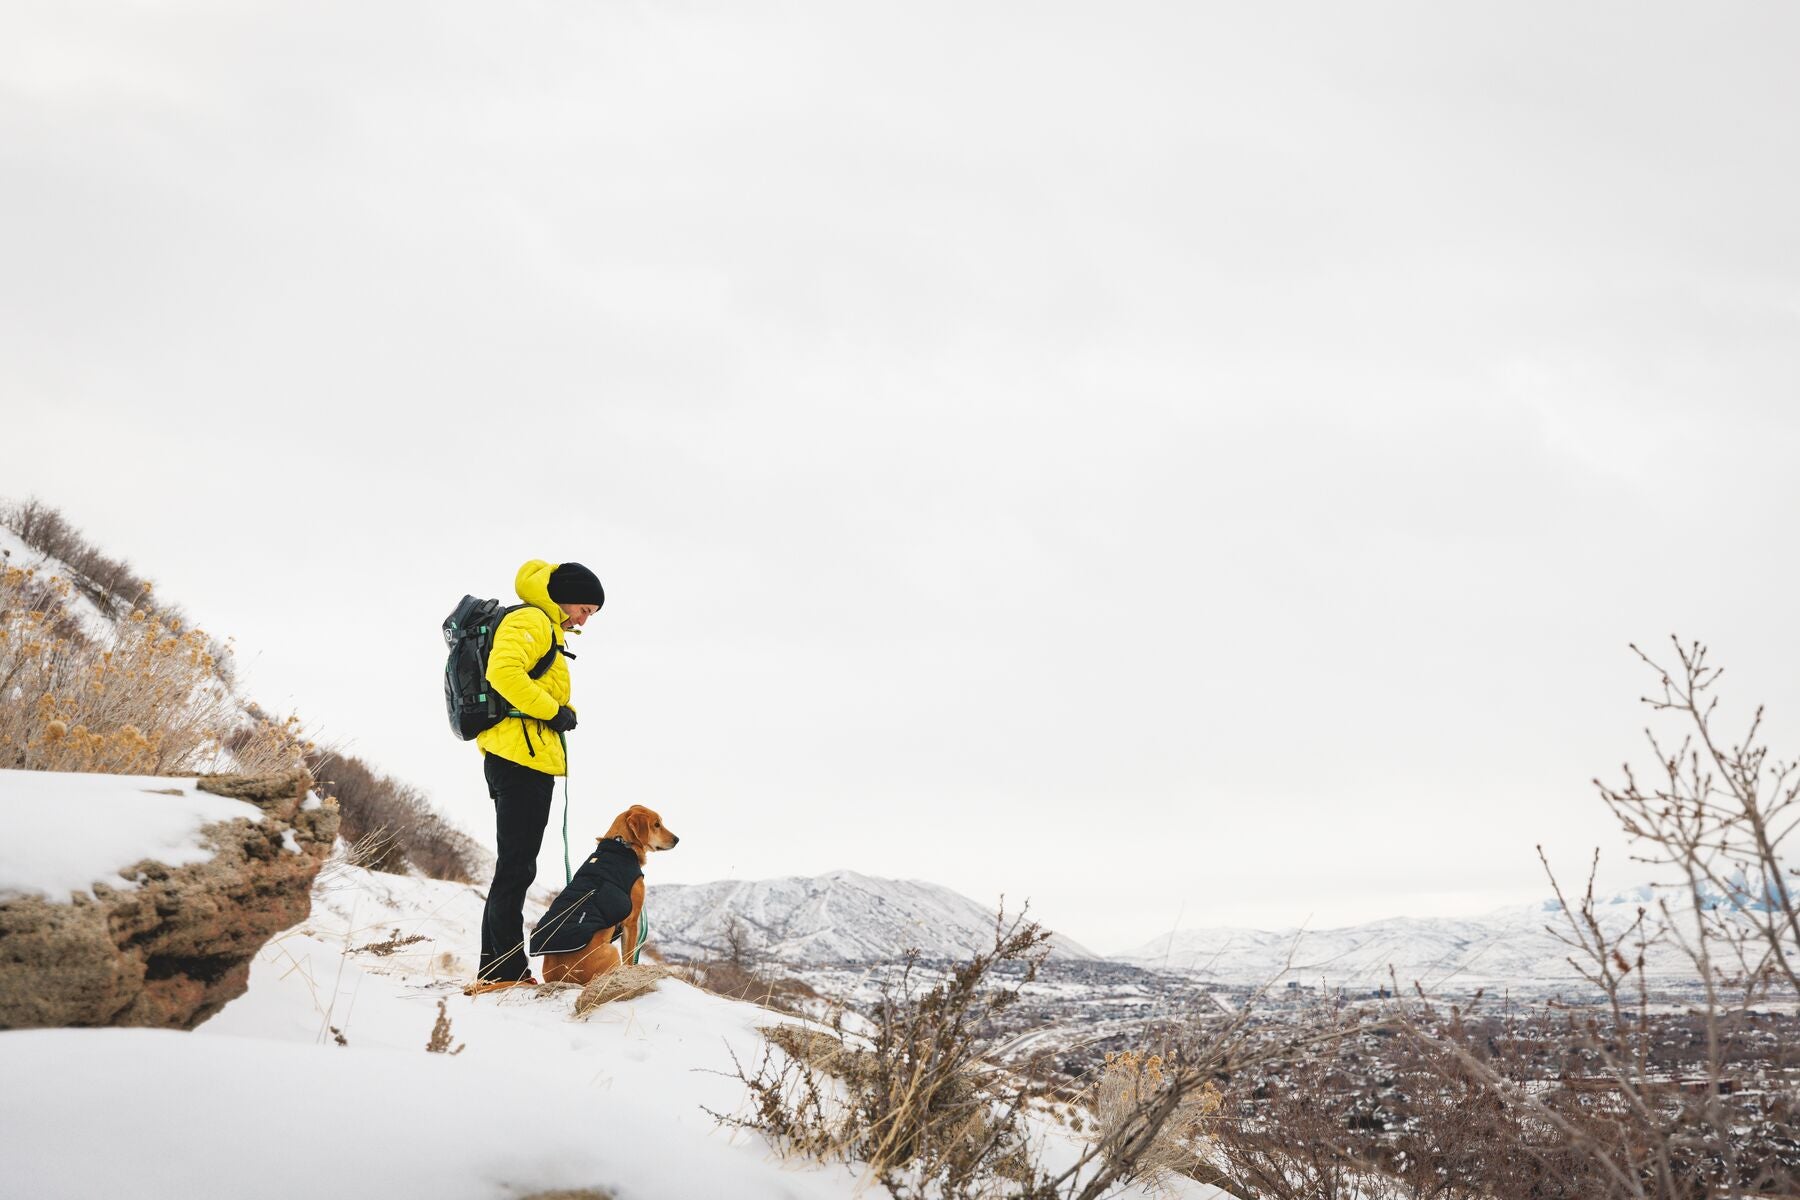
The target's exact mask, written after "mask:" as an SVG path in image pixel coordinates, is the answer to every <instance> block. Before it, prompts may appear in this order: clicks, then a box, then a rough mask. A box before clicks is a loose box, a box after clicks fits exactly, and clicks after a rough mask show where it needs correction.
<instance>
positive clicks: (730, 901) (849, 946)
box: [646, 871, 1095, 963]
mask: <svg viewBox="0 0 1800 1200" xmlns="http://www.w3.org/2000/svg"><path fill="white" fill-rule="evenodd" d="M646 907H647V908H648V909H649V912H650V919H651V921H652V922H653V923H654V926H655V930H656V935H655V936H656V941H657V943H658V944H659V946H661V948H662V949H663V951H664V952H665V953H667V954H670V955H673V956H678V957H685V958H695V957H708V956H712V955H716V954H718V953H719V952H720V951H721V950H722V949H723V947H724V946H725V940H726V930H727V927H728V926H729V924H730V922H732V921H733V920H736V921H738V922H740V923H741V925H742V928H743V931H744V935H745V940H746V942H747V943H748V946H749V947H750V948H751V949H752V950H754V951H755V952H757V953H758V954H760V955H763V956H766V957H769V958H774V959H778V960H780V961H782V962H788V963H836V962H880V961H887V960H891V959H895V958H898V957H900V955H902V954H904V953H905V952H906V951H907V950H909V949H917V950H919V951H920V952H921V953H922V954H924V956H925V957H927V958H938V959H945V958H967V957H969V956H970V955H971V954H973V953H975V952H977V951H980V950H983V949H987V948H990V947H992V946H993V944H994V910H993V909H991V908H987V907H984V906H983V905H980V904H977V903H976V902H975V901H973V900H971V899H969V898H968V897H967V896H964V895H962V894H960V893H958V892H953V891H951V890H950V889H949V888H947V887H941V886H939V885H938V884H935V883H925V882H923V881H920V880H913V879H877V878H874V877H872V876H868V875H859V874H857V873H856V872H855V871H832V872H829V873H828V874H825V875H819V876H815V877H812V878H807V877H804V876H792V877H789V878H786V879H762V880H754V881H751V880H721V881H718V882H715V883H697V884H660V885H654V886H652V887H651V888H650V889H649V896H648V899H647V900H646ZM1051 953H1052V955H1053V956H1055V957H1058V958H1093V957H1095V956H1094V954H1093V953H1092V952H1091V951H1089V950H1086V949H1084V948H1083V947H1081V946H1079V945H1077V944H1075V943H1074V942H1072V941H1070V940H1069V939H1068V938H1066V937H1063V936H1062V935H1061V934H1055V935H1053V936H1052V941H1051Z"/></svg>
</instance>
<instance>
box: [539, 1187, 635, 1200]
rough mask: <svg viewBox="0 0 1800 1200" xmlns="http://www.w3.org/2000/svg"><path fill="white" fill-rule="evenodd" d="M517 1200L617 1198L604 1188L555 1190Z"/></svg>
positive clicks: (598, 1199)
mask: <svg viewBox="0 0 1800 1200" xmlns="http://www.w3.org/2000/svg"><path fill="white" fill-rule="evenodd" d="M519 1200H618V1196H617V1194H616V1193H613V1192H609V1191H607V1190H606V1189H605V1188H557V1189H556V1190H555V1191H553V1192H533V1193H531V1195H529V1196H521V1197H519Z"/></svg>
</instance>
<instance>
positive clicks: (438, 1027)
mask: <svg viewBox="0 0 1800 1200" xmlns="http://www.w3.org/2000/svg"><path fill="white" fill-rule="evenodd" d="M333 1032H336V1031H335V1030H334V1031H333ZM450 1040H451V1039H450V1008H449V1005H448V1004H446V1003H445V1002H444V1001H443V1000H439V1001H438V1010H437V1020H436V1021H434V1022H432V1025H431V1040H430V1041H428V1042H426V1043H425V1050H426V1052H427V1053H429V1054H452V1055H454V1054H461V1053H462V1052H463V1043H461V1042H458V1043H457V1044H456V1048H455V1049H454V1050H453V1049H451V1048H450Z"/></svg>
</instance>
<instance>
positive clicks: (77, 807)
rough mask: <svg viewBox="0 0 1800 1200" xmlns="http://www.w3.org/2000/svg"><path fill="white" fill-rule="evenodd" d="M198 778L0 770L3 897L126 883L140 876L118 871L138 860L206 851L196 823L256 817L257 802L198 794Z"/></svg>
mask: <svg viewBox="0 0 1800 1200" xmlns="http://www.w3.org/2000/svg"><path fill="white" fill-rule="evenodd" d="M195 783H196V781H195V780H193V779H191V778H189V779H170V778H166V777H163V776H157V775H88V774H74V773H67V772H60V771H0V898H6V897H9V896H42V897H44V898H46V899H49V900H67V899H68V898H69V896H70V895H71V893H76V892H91V890H92V888H93V886H94V885H95V884H96V883H104V884H106V885H108V886H109V887H113V888H117V889H127V888H133V887H136V886H137V883H138V881H137V880H136V879H135V878H133V877H129V876H127V875H126V874H125V873H124V872H126V871H128V870H129V869H130V868H131V867H133V866H135V865H136V864H138V863H140V862H142V861H143V860H145V859H155V860H156V861H157V862H160V863H164V864H166V865H167V866H170V867H184V866H188V865H190V864H192V863H198V862H204V861H206V859H207V858H209V857H211V855H212V853H213V852H212V850H211V849H210V848H208V847H207V846H206V844H205V843H204V841H203V840H202V839H201V837H200V829H201V827H202V826H203V825H208V824H211V823H213V822H215V821H229V820H232V819H233V818H237V817H245V818H248V819H250V820H254V821H260V820H261V819H262V811H261V810H260V809H258V808H257V807H256V805H254V804H248V803H246V802H244V801H242V800H230V799H226V798H225V797H223V796H214V795H210V794H208V793H206V792H201V791H196V790H195ZM171 793H172V794H171Z"/></svg>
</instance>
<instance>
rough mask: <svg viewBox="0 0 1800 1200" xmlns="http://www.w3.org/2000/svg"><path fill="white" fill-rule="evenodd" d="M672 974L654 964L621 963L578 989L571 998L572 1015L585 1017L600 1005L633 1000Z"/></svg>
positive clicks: (665, 968) (654, 988) (651, 989)
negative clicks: (575, 994) (572, 1003)
mask: <svg viewBox="0 0 1800 1200" xmlns="http://www.w3.org/2000/svg"><path fill="white" fill-rule="evenodd" d="M673 974H675V972H673V971H671V970H669V968H667V967H659V966H657V965H656V964H654V963H636V964H633V963H622V964H620V965H619V966H617V967H614V968H613V969H612V970H610V971H608V972H607V973H606V974H604V975H602V976H600V977H599V978H598V979H595V980H593V981H592V982H590V983H588V984H587V986H585V987H583V988H582V989H581V995H579V996H577V997H575V1015H576V1016H578V1017H586V1016H587V1015H588V1014H589V1013H591V1012H593V1011H594V1010H595V1009H596V1008H599V1007H600V1006H601V1005H602V1004H611V1003H612V1002H613V1001H614V1000H635V999H636V998H637V997H639V996H642V995H643V994H644V993H645V992H653V991H655V990H656V985H657V984H658V983H660V982H661V981H662V980H664V979H667V978H668V977H669V976H671V975H673Z"/></svg>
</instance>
